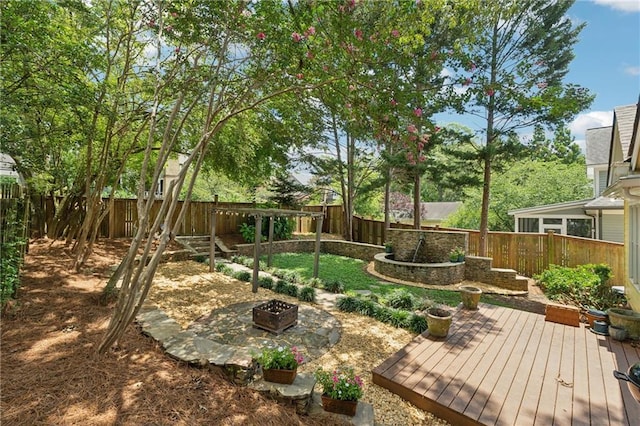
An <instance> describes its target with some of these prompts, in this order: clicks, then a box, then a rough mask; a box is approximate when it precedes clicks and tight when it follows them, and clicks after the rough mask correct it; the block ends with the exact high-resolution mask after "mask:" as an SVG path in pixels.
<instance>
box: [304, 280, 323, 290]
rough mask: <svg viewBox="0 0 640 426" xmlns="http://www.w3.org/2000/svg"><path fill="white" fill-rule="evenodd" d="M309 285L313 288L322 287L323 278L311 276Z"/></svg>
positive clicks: (308, 281)
mask: <svg viewBox="0 0 640 426" xmlns="http://www.w3.org/2000/svg"><path fill="white" fill-rule="evenodd" d="M307 285H308V286H310V287H313V288H320V287H322V280H321V279H320V278H309V279H308V280H307Z"/></svg>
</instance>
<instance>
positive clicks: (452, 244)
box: [387, 228, 469, 263]
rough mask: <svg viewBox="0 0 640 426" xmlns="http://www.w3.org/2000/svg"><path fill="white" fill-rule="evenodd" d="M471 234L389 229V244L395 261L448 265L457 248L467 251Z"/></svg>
mask: <svg viewBox="0 0 640 426" xmlns="http://www.w3.org/2000/svg"><path fill="white" fill-rule="evenodd" d="M468 239H469V233H467V232H459V231H428V230H422V229H393V228H392V229H388V230H387V243H390V244H391V245H392V246H393V254H394V255H395V259H396V260H399V261H403V262H416V263H446V262H449V254H450V253H451V250H453V249H454V248H456V247H459V248H461V249H462V250H464V251H465V253H466V251H467V249H468V246H469V243H468Z"/></svg>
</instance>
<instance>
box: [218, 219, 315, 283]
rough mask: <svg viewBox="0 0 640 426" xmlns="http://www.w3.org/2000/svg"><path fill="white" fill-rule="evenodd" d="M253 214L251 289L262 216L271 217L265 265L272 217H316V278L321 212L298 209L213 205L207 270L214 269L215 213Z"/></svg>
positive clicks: (271, 231)
mask: <svg viewBox="0 0 640 426" xmlns="http://www.w3.org/2000/svg"><path fill="white" fill-rule="evenodd" d="M217 213H222V214H225V215H244V216H253V217H254V218H255V220H256V236H255V243H254V247H253V278H252V280H251V284H252V291H253V292H254V293H257V292H258V271H259V262H260V248H261V243H262V241H261V240H262V218H263V217H268V218H271V220H270V221H269V245H268V246H267V247H268V248H267V265H269V266H271V255H272V246H273V222H274V220H273V218H275V217H312V218H314V217H315V218H316V219H317V220H316V246H315V258H314V261H313V276H314V278H318V265H319V262H320V236H321V234H322V220H323V218H324V213H322V212H303V211H298V210H282V209H256V208H223V207H214V208H213V210H212V212H211V242H210V246H209V271H210V272H214V271H215V267H216V265H215V263H216V261H215V249H216V214H217Z"/></svg>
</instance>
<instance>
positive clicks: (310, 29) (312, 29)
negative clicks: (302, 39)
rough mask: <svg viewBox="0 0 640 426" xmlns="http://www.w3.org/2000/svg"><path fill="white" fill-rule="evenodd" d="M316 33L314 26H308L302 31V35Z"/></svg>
mask: <svg viewBox="0 0 640 426" xmlns="http://www.w3.org/2000/svg"><path fill="white" fill-rule="evenodd" d="M315 33H316V27H313V26H312V27H309V28H308V29H307V31H305V32H304V35H306V36H307V37H309V36H312V35H314V34H315Z"/></svg>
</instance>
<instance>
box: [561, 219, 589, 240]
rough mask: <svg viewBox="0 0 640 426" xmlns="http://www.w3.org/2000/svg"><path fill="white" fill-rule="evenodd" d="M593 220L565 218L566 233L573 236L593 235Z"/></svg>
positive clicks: (585, 236)
mask: <svg viewBox="0 0 640 426" xmlns="http://www.w3.org/2000/svg"><path fill="white" fill-rule="evenodd" d="M592 228H593V220H592V219H567V235H573V236H574V237H584V238H592V237H593V233H592V232H593V230H592Z"/></svg>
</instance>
